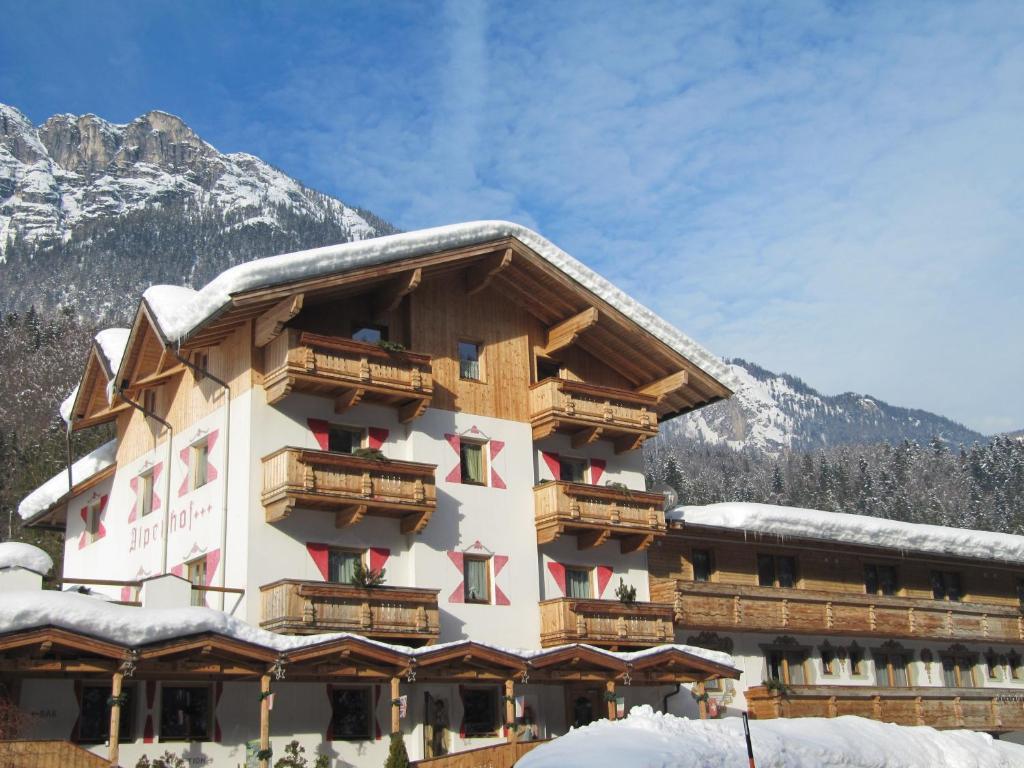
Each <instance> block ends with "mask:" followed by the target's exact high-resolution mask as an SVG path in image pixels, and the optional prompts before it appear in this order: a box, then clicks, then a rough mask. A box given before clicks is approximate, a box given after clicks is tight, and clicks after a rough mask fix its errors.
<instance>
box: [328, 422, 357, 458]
mask: <svg viewBox="0 0 1024 768" xmlns="http://www.w3.org/2000/svg"><path fill="white" fill-rule="evenodd" d="M361 442H362V432H360V431H357V430H354V429H347V428H346V427H336V426H331V427H328V429H327V450H329V451H333V452H335V453H352V451H354V450H355V449H356V448H358V447H359V445H360V443H361Z"/></svg>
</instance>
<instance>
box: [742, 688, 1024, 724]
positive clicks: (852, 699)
mask: <svg viewBox="0 0 1024 768" xmlns="http://www.w3.org/2000/svg"><path fill="white" fill-rule="evenodd" d="M747 703H748V706H749V711H750V715H751V717H753V718H755V719H759V720H768V719H772V718H778V717H839V716H841V715H857V716H859V717H866V718H870V719H872V720H881V721H883V722H887V723H896V724H897V725H930V726H931V727H932V728H941V729H946V728H968V729H971V730H977V731H987V732H989V733H1004V732H1007V731H1019V730H1024V696H1022V695H1021V693H1020V691H1019V690H1017V689H998V688H937V687H930V686H923V687H908V688H876V687H869V686H838V685H832V686H830V685H799V686H789V687H788V688H787V689H786V690H785V691H777V690H776V691H771V690H768V689H767V688H765V687H763V686H759V687H756V688H750V689H748V690H747Z"/></svg>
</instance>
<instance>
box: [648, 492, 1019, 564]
mask: <svg viewBox="0 0 1024 768" xmlns="http://www.w3.org/2000/svg"><path fill="white" fill-rule="evenodd" d="M665 517H666V518H667V519H668V520H675V521H681V522H682V523H683V524H684V525H694V526H697V525H699V526H707V527H711V528H727V529H729V530H734V531H749V532H752V533H763V534H768V535H771V536H781V537H792V538H806V539H827V540H829V541H841V542H845V543H847V544H863V545H865V546H869V547H887V548H891V549H898V550H906V551H912V552H930V553H933V554H941V555H951V556H954V557H973V558H980V559H984V560H989V559H993V558H994V559H996V560H1005V561H1009V562H1012V563H1019V562H1020V561H1021V560H1024V536H1016V535H1013V534H1009V533H992V532H990V531H972V530H969V529H966V528H947V527H945V526H941V525H924V524H921V523H903V522H900V521H898V520H886V519H884V518H880V517H867V516H866V515H849V514H846V513H843V512H823V511H821V510H818V509H802V508H800V507H781V506H775V505H773V504H754V503H751V502H724V503H721V504H708V505H707V506H703V507H698V506H679V507H676V508H675V509H671V510H669V511H668V512H666V513H665Z"/></svg>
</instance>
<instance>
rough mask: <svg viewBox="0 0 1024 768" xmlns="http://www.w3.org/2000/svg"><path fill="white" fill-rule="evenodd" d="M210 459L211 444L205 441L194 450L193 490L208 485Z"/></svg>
mask: <svg viewBox="0 0 1024 768" xmlns="http://www.w3.org/2000/svg"><path fill="white" fill-rule="evenodd" d="M209 458H210V444H209V443H207V442H206V441H205V440H204V441H203V442H202V443H200V444H199V445H196V446H193V448H192V488H193V489H195V488H201V487H202V486H204V485H206V483H207V477H208V474H209V473H208V472H207V464H208V462H209Z"/></svg>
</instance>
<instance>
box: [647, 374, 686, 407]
mask: <svg viewBox="0 0 1024 768" xmlns="http://www.w3.org/2000/svg"><path fill="white" fill-rule="evenodd" d="M689 381H690V375H689V374H688V373H687V372H686V371H676V372H675V373H671V374H669V375H668V376H666V377H665V378H663V379H658V380H657V381H652V382H651V383H650V384H645V385H644V386H642V387H637V388H636V393H637V394H638V395H650V396H651V397H656V398H658V399H659V400H661V399H662V398H663V397H665V396H666V395H670V394H672V393H674V392H677V391H678V390H680V389H682V388H683V387H685V386H686V385H687V384H688V383H689Z"/></svg>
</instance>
